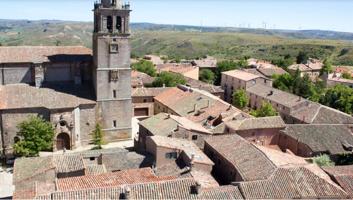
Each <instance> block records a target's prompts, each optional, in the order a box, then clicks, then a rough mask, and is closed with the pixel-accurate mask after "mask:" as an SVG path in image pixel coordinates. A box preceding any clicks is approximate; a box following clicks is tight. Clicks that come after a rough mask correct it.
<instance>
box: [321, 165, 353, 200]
mask: <svg viewBox="0 0 353 200" xmlns="http://www.w3.org/2000/svg"><path fill="white" fill-rule="evenodd" d="M323 170H325V171H326V172H327V173H328V174H329V175H330V176H331V177H332V178H333V180H334V181H335V182H336V183H338V184H339V185H340V186H341V187H342V188H343V189H344V190H345V191H346V192H347V193H348V194H349V197H350V198H353V165H347V166H334V167H323Z"/></svg>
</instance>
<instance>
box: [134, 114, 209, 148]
mask: <svg viewBox="0 0 353 200" xmlns="http://www.w3.org/2000/svg"><path fill="white" fill-rule="evenodd" d="M155 135H157V136H164V137H171V138H181V139H186V140H189V141H192V142H194V143H195V144H196V145H197V146H198V147H199V148H201V149H202V148H203V145H204V139H205V138H207V137H209V136H210V135H212V132H211V131H209V130H207V129H206V128H204V127H203V126H201V125H200V124H196V123H194V122H192V121H190V120H188V119H187V118H185V117H179V116H175V115H170V114H166V113H159V114H157V115H154V116H152V117H150V118H148V119H145V120H143V121H141V122H140V123H139V134H138V137H139V138H138V141H137V142H138V144H137V146H138V147H140V148H142V149H146V138H147V137H149V136H155Z"/></svg>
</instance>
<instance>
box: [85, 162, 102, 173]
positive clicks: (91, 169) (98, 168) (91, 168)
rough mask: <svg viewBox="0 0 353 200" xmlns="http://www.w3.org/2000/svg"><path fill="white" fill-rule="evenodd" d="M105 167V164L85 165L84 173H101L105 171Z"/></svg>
mask: <svg viewBox="0 0 353 200" xmlns="http://www.w3.org/2000/svg"><path fill="white" fill-rule="evenodd" d="M106 172H107V169H106V168H105V165H104V164H103V165H86V169H85V174H87V175H94V174H102V173H106Z"/></svg>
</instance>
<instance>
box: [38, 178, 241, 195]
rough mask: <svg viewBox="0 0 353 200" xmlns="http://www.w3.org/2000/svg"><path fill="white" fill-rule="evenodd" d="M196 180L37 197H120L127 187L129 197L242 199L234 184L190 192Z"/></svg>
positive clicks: (177, 180) (160, 182) (161, 182)
mask: <svg viewBox="0 0 353 200" xmlns="http://www.w3.org/2000/svg"><path fill="white" fill-rule="evenodd" d="M194 186H196V181H195V180H193V179H192V178H183V179H176V180H169V181H159V182H152V183H140V184H132V185H125V186H119V187H115V188H99V189H87V190H80V191H70V192H67V191H66V192H55V193H53V194H51V195H44V196H40V197H37V198H36V199H41V200H50V199H51V200H59V199H92V200H93V199H121V198H122V197H123V194H124V192H125V191H126V189H127V188H129V190H130V193H129V194H130V196H129V198H130V199H242V195H241V193H240V191H239V189H238V187H236V186H223V187H217V188H210V189H205V190H202V192H201V193H200V194H196V193H193V192H192V188H193V187H194Z"/></svg>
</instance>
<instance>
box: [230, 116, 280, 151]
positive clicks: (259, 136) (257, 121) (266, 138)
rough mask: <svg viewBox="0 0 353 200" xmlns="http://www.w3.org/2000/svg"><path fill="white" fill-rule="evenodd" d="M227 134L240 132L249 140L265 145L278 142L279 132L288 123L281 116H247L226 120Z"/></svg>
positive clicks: (239, 133)
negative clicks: (240, 118)
mask: <svg viewBox="0 0 353 200" xmlns="http://www.w3.org/2000/svg"><path fill="white" fill-rule="evenodd" d="M225 126H226V131H225V133H226V134H238V135H240V136H241V137H243V138H245V139H246V140H248V141H249V142H252V143H254V144H257V145H263V146H273V145H277V144H278V139H279V134H280V131H281V130H284V129H285V127H286V124H285V123H284V121H283V120H282V118H281V117H280V116H275V117H262V118H246V119H243V120H230V121H227V122H225Z"/></svg>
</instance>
